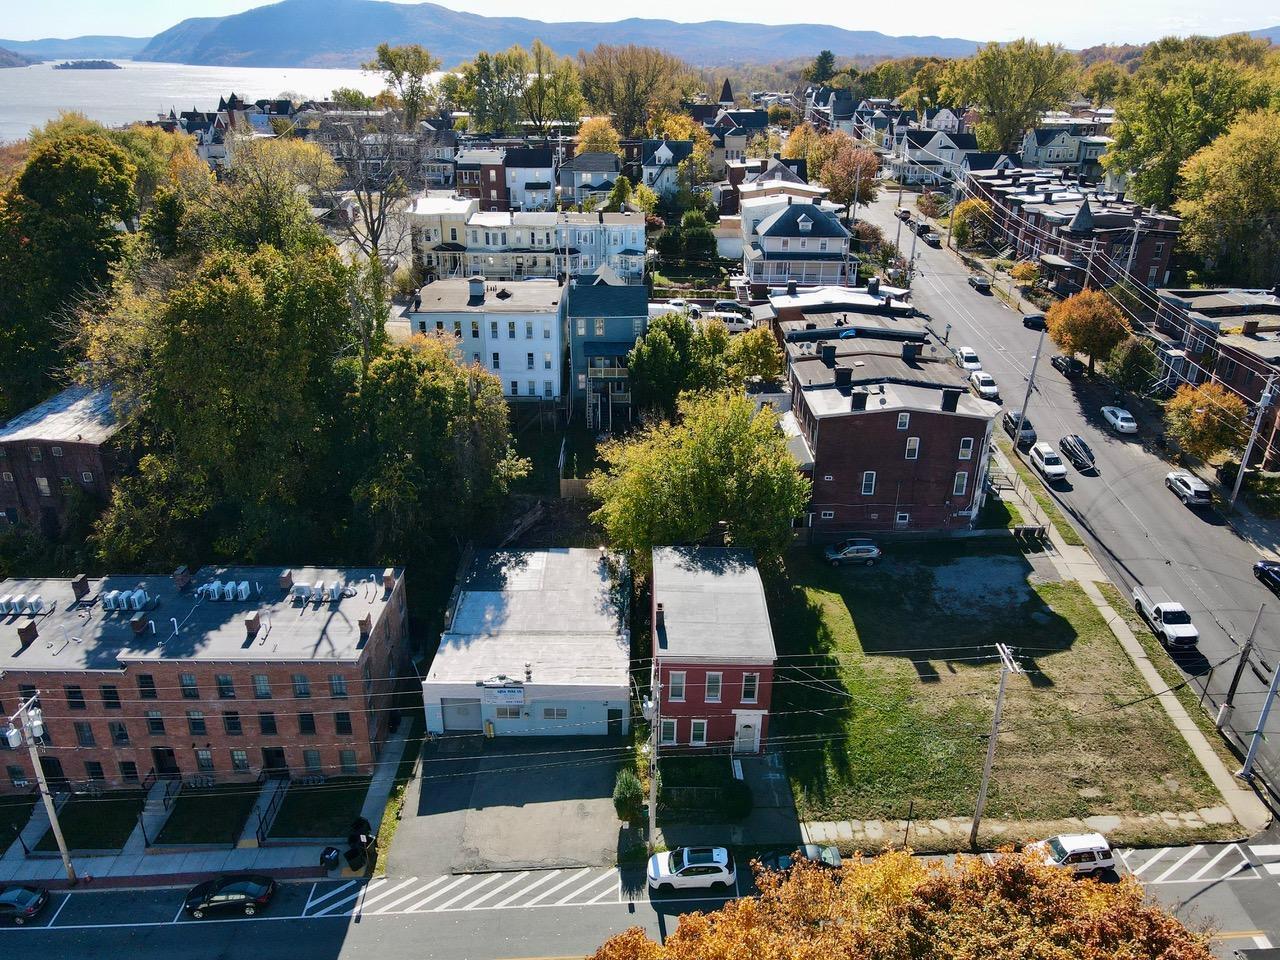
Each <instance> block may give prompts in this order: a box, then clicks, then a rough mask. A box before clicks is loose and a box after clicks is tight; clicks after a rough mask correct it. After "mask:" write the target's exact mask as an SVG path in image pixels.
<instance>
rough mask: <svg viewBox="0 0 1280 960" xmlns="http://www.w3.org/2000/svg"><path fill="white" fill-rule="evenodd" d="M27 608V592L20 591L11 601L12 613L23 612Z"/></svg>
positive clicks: (10, 610) (10, 609) (10, 608)
mask: <svg viewBox="0 0 1280 960" xmlns="http://www.w3.org/2000/svg"><path fill="white" fill-rule="evenodd" d="M26 609H27V595H26V594H25V593H20V594H18V595H17V596H16V597H14V598H13V599H12V600H10V601H9V612H10V613H22V612H23V611H24V610H26Z"/></svg>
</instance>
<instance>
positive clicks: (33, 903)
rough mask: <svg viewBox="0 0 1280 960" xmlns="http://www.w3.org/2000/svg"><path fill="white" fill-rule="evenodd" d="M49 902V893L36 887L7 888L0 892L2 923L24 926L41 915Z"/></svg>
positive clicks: (0, 918) (0, 916)
mask: <svg viewBox="0 0 1280 960" xmlns="http://www.w3.org/2000/svg"><path fill="white" fill-rule="evenodd" d="M48 902H49V891H48V890H39V889H37V888H36V887H5V888H4V889H3V890H0V921H3V920H8V921H9V922H10V923H12V924H14V925H16V926H19V927H20V926H22V925H23V924H24V923H28V922H30V921H32V920H34V919H35V918H36V917H38V916H39V915H40V911H41V910H43V909H44V907H45V904H46V903H48Z"/></svg>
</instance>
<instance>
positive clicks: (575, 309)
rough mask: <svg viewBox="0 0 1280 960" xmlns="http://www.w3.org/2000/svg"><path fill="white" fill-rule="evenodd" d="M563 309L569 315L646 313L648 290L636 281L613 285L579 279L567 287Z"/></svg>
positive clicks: (600, 315)
mask: <svg viewBox="0 0 1280 960" xmlns="http://www.w3.org/2000/svg"><path fill="white" fill-rule="evenodd" d="M565 309H566V311H567V312H568V315H569V316H571V317H647V316H648V315H649V297H648V290H647V289H646V288H645V286H644V285H643V284H639V283H632V284H626V285H624V286H613V285H610V284H608V283H591V284H587V283H582V282H579V283H578V284H577V286H575V287H572V288H570V290H569V294H568V302H567V303H566V304H565Z"/></svg>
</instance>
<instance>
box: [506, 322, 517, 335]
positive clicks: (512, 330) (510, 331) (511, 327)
mask: <svg viewBox="0 0 1280 960" xmlns="http://www.w3.org/2000/svg"><path fill="white" fill-rule="evenodd" d="M515 338H516V322H515V321H514V320H508V321H507V339H508V340H514V339H515Z"/></svg>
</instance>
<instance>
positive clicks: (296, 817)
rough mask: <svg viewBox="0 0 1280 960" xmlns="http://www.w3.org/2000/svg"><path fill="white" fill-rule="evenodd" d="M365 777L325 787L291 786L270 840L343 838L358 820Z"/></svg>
mask: <svg viewBox="0 0 1280 960" xmlns="http://www.w3.org/2000/svg"><path fill="white" fill-rule="evenodd" d="M368 792H369V778H368V777H333V778H331V779H330V780H328V781H326V782H325V783H318V784H310V785H308V784H300V783H299V784H294V785H293V786H291V787H290V788H289V792H288V793H286V794H285V797H284V802H283V803H281V804H280V812H279V813H277V814H276V819H275V823H273V824H272V825H271V831H270V836H272V837H317V838H325V837H345V836H346V835H347V834H349V833H350V832H351V824H353V823H354V822H355V820H356V818H357V817H358V816H360V808H361V807H362V806H364V798H365V794H367V793H368Z"/></svg>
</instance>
